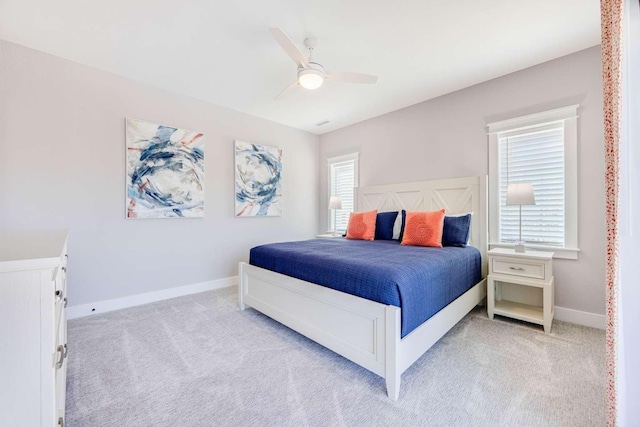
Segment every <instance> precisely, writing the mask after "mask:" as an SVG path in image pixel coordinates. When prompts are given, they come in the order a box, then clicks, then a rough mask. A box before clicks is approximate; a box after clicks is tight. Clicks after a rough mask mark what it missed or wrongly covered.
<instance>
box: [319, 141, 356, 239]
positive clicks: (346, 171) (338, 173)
mask: <svg viewBox="0 0 640 427" xmlns="http://www.w3.org/2000/svg"><path fill="white" fill-rule="evenodd" d="M327 165H328V168H329V170H328V176H329V183H328V184H329V185H328V187H329V196H338V197H340V199H342V209H329V221H328V224H329V229H330V230H337V231H338V232H341V233H344V232H345V231H346V230H347V225H348V224H349V214H350V213H351V212H353V211H354V210H355V199H354V191H353V189H354V188H355V187H357V186H358V153H354V154H348V155H345V156H340V157H332V158H330V159H327ZM328 200H329V198H327V204H328Z"/></svg>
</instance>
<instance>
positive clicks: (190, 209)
mask: <svg viewBox="0 0 640 427" xmlns="http://www.w3.org/2000/svg"><path fill="white" fill-rule="evenodd" d="M126 147H127V154H126V157H127V160H126V161H127V177H126V179H127V218H201V217H204V136H203V134H202V133H200V132H194V131H190V130H186V129H179V128H175V127H170V126H163V125H159V124H155V123H149V122H144V121H141V120H135V119H127V120H126Z"/></svg>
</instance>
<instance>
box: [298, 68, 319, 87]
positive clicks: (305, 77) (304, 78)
mask: <svg viewBox="0 0 640 427" xmlns="http://www.w3.org/2000/svg"><path fill="white" fill-rule="evenodd" d="M298 83H300V86H302V87H303V88H305V89H309V90H314V89H318V88H319V87H320V86H322V83H324V73H323V72H322V71H320V70H314V69H305V70H300V72H298Z"/></svg>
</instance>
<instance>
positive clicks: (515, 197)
mask: <svg viewBox="0 0 640 427" xmlns="http://www.w3.org/2000/svg"><path fill="white" fill-rule="evenodd" d="M535 204H536V198H535V196H534V194H533V185H531V184H529V183H526V182H521V183H517V184H509V187H507V206H512V205H535Z"/></svg>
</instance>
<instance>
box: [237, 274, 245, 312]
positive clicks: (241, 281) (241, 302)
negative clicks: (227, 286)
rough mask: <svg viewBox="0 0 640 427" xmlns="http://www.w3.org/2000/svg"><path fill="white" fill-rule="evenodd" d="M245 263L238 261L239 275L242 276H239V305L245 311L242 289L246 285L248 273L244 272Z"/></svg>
mask: <svg viewBox="0 0 640 427" xmlns="http://www.w3.org/2000/svg"><path fill="white" fill-rule="evenodd" d="M244 265H245V264H244V262H240V263H238V275H239V276H240V277H238V305H239V306H240V311H244V309H245V305H244V299H243V296H242V290H243V289H244V287H245V285H246V283H245V282H246V280H247V275H246V274H244Z"/></svg>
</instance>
